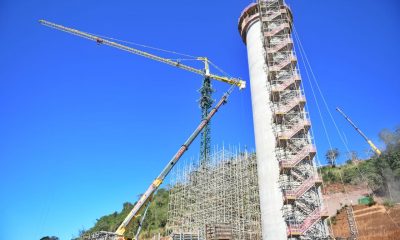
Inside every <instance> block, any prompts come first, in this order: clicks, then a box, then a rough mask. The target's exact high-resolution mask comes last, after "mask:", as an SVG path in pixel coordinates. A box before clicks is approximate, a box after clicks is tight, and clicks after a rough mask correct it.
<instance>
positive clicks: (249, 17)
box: [239, 0, 328, 240]
mask: <svg viewBox="0 0 400 240" xmlns="http://www.w3.org/2000/svg"><path fill="white" fill-rule="evenodd" d="M291 30H292V14H291V11H290V9H289V8H288V7H287V6H286V5H285V4H284V2H283V0H268V1H265V0H263V1H262V0H259V1H258V3H253V4H250V5H249V6H248V7H247V8H246V9H245V10H244V11H243V12H242V14H241V16H240V19H239V32H240V35H241V37H242V39H243V41H244V43H245V44H246V45H247V53H248V64H249V72H250V84H251V99H252V107H253V119H254V134H255V143H256V153H257V165H258V181H259V192H260V207H261V223H262V235H263V239H268V240H281V239H325V238H327V236H328V232H327V227H326V223H325V220H324V219H325V218H326V217H327V213H326V211H324V210H323V202H322V198H321V191H320V185H321V183H322V181H321V179H320V177H318V174H317V171H316V166H315V162H314V160H313V159H314V156H315V154H316V150H315V147H314V146H313V144H312V139H311V136H310V134H309V131H308V130H309V129H310V127H311V125H310V121H309V120H308V119H307V113H306V112H305V109H304V105H305V102H306V101H305V97H304V95H303V91H302V89H301V77H300V74H299V71H298V69H297V58H296V56H295V53H294V50H293V40H292V36H291Z"/></svg>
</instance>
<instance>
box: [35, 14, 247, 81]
mask: <svg viewBox="0 0 400 240" xmlns="http://www.w3.org/2000/svg"><path fill="white" fill-rule="evenodd" d="M39 23H41V24H42V25H44V26H47V27H50V28H54V29H57V30H60V31H63V32H67V33H70V34H73V35H77V36H79V37H83V38H86V39H89V40H92V41H94V42H97V43H98V44H104V45H107V46H110V47H114V48H118V49H121V50H124V51H127V52H130V53H133V54H136V55H139V56H142V57H145V58H149V59H153V60H155V61H158V62H162V63H166V64H168V65H171V66H174V67H178V68H181V69H184V70H187V71H190V72H193V73H196V74H199V75H202V76H204V77H208V78H210V79H214V80H217V81H221V82H225V83H229V84H231V85H235V86H237V87H239V89H244V88H246V82H245V81H243V80H241V79H239V78H229V77H224V76H218V75H215V74H211V73H210V71H209V68H208V59H207V58H206V57H199V58H197V60H200V61H203V62H204V64H205V69H204V70H203V69H197V68H194V67H191V66H188V65H185V64H182V63H180V62H178V61H173V60H171V59H167V58H163V57H159V56H157V55H154V54H151V53H148V52H145V51H141V50H138V49H136V48H132V47H128V46H125V45H122V44H119V43H116V42H113V41H110V40H107V39H104V38H101V37H98V36H95V35H93V34H89V33H86V32H82V31H79V30H76V29H73V28H69V27H65V26H62V25H59V24H56V23H52V22H49V21H46V20H39Z"/></svg>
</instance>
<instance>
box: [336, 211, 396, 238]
mask: <svg viewBox="0 0 400 240" xmlns="http://www.w3.org/2000/svg"><path fill="white" fill-rule="evenodd" d="M354 215H355V218H356V223H357V228H358V239H359V240H399V239H400V205H396V206H394V207H391V208H385V207H384V206H383V205H379V204H377V205H374V206H371V207H368V206H363V205H356V206H354ZM333 222H334V224H332V230H333V233H334V236H335V237H337V238H338V239H340V238H347V237H350V231H349V225H348V221H347V215H346V211H345V210H344V209H342V210H340V211H339V214H338V215H337V216H336V221H333Z"/></svg>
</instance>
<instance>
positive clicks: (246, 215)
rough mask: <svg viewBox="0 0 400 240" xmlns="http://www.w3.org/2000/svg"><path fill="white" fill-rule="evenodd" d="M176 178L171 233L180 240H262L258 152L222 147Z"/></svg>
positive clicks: (179, 171) (183, 168)
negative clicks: (230, 149) (229, 149)
mask: <svg viewBox="0 0 400 240" xmlns="http://www.w3.org/2000/svg"><path fill="white" fill-rule="evenodd" d="M200 161H201V159H200V160H199V161H198V162H195V161H191V162H190V163H186V164H182V165H180V166H178V167H177V168H176V169H175V170H174V172H173V173H172V176H171V187H170V201H169V211H168V222H167V230H168V231H169V232H170V233H171V234H172V236H173V238H174V239H248V240H250V239H251V240H257V239H261V224H260V221H261V220H260V201H259V194H258V179H257V164H256V157H255V154H254V153H248V152H247V151H239V150H234V151H228V150H226V149H224V148H223V149H216V150H215V151H214V153H213V154H212V155H210V158H209V161H207V162H202V164H199V162H200Z"/></svg>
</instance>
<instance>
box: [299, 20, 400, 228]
mask: <svg viewBox="0 0 400 240" xmlns="http://www.w3.org/2000/svg"><path fill="white" fill-rule="evenodd" d="M293 32H294V36H295V38H296V41H297V42H298V45H299V50H300V55H301V58H302V60H303V64H304V65H305V64H306V63H307V66H308V68H309V69H310V73H311V76H312V79H313V81H314V83H315V85H316V87H317V89H318V92H319V94H320V96H321V98H322V100H323V103H324V106H325V108H326V110H327V112H328V113H329V116H330V119H331V120H332V123H333V124H334V126H335V129H336V131H337V133H338V135H339V138H340V140H341V142H342V143H343V145H344V146H345V148H346V150H347V153H348V154H349V153H350V152H351V151H350V149H349V147H348V144H347V143H346V142H345V140H344V137H343V136H342V134H341V133H340V130H339V127H338V126H337V124H336V121H335V119H334V118H333V116H332V113H331V111H330V109H329V107H328V104H327V101H326V99H325V97H324V94H323V93H322V91H321V88H320V86H319V84H318V81H317V78H316V77H315V74H314V71H313V70H312V67H311V64H310V62H309V60H308V57H307V54H306V52H305V50H304V47H303V45H302V43H301V40H300V37H299V35H298V33H297V31H296V28H295V27H294V24H293ZM303 55H304V59H305V61H304V59H303ZM305 69H306V72H307V67H306V65H305ZM308 80H309V82H310V86H311V89H313V87H312V84H311V81H310V79H308ZM303 89H304V88H303ZM313 93H314V92H313ZM316 104H317V106H318V102H317V101H316ZM318 109H319V107H318ZM321 120H322V121H323V119H322V116H321ZM323 125H324V124H323ZM327 137H328V135H327ZM330 147H331V149H332V146H330ZM355 168H356V169H357V171H358V173H359V174H360V177H361V179H362V180H363V182H365V183H366V184H367V187H368V188H369V190H370V191H371V193H372V195H373V197H376V194H375V193H374V191H373V190H372V187H371V186H370V184H369V182H368V180H367V179H366V178H365V176H364V175H363V174H362V172H361V170H360V169H359V168H358V167H357V166H355ZM339 176H340V179H341V182H342V184H343V188H344V189H345V187H344V181H343V178H342V175H341V173H340V172H339ZM345 193H346V197H347V192H346V190H345ZM385 213H386V214H387V216H388V217H389V219H390V220H391V221H392V222H393V223H394V224H395V225H396V226H397V228H400V226H399V224H398V223H396V222H395V221H394V220H393V218H392V217H391V216H390V215H389V214H388V212H387V211H385ZM354 220H355V219H354ZM355 221H356V220H355Z"/></svg>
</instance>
